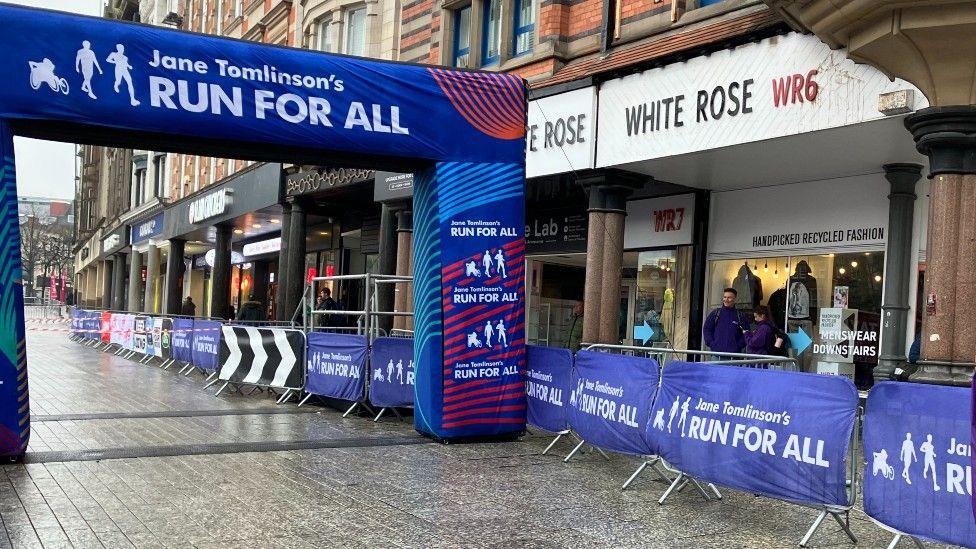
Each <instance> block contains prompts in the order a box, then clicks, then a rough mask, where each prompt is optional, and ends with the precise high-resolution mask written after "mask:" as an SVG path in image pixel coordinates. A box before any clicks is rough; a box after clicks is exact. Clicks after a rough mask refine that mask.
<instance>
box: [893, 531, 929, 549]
mask: <svg viewBox="0 0 976 549" xmlns="http://www.w3.org/2000/svg"><path fill="white" fill-rule="evenodd" d="M903 537H906V538H908V539H910V540H912V541H913V542H915V547H917V548H918V549H925V546H924V545H922V542H921V541H918V538H916V537H914V536H909V535H908V534H896V535H895V537H894V539H892V540H891V543H889V544H888V549H895V547H897V546H898V543H899V542H900V541H901V538H903Z"/></svg>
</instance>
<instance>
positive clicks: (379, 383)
mask: <svg viewBox="0 0 976 549" xmlns="http://www.w3.org/2000/svg"><path fill="white" fill-rule="evenodd" d="M369 364H370V372H369V402H370V404H373V405H374V406H378V407H380V408H399V407H409V406H413V388H414V386H415V384H416V377H415V375H416V374H415V372H414V367H413V339H408V338H404V337H378V338H376V339H374V340H373V345H372V347H371V349H370V357H369ZM310 371H311V370H310Z"/></svg>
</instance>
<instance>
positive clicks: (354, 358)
mask: <svg viewBox="0 0 976 549" xmlns="http://www.w3.org/2000/svg"><path fill="white" fill-rule="evenodd" d="M366 348H367V343H366V336H361V335H354V334H331V333H324V332H312V333H310V334H308V351H307V353H306V355H305V356H306V361H307V363H308V377H306V379H305V390H306V391H307V392H309V393H312V394H313V395H320V396H325V397H332V398H338V399H342V400H360V399H362V398H363V391H364V390H365V389H366V380H365V376H366Z"/></svg>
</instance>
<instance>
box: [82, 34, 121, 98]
mask: <svg viewBox="0 0 976 549" xmlns="http://www.w3.org/2000/svg"><path fill="white" fill-rule="evenodd" d="M95 69H98V74H105V73H104V72H102V67H101V65H99V64H98V57H97V56H95V52H93V51H92V50H91V42H89V41H88V40H84V41H83V42H82V43H81V49H80V50H78V53H77V54H75V72H80V73H81V76H82V77H83V78H84V81H83V82H82V83H81V91H83V92H86V93H88V97H91V98H92V99H98V98H97V97H95V93H94V92H93V91H92V88H91V79H92V76H93V75H94V74H95ZM116 91H118V90H116Z"/></svg>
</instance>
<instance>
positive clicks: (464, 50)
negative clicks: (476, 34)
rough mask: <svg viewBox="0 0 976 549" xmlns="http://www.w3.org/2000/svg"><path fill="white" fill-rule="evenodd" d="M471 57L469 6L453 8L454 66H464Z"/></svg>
mask: <svg viewBox="0 0 976 549" xmlns="http://www.w3.org/2000/svg"><path fill="white" fill-rule="evenodd" d="M470 58H471V6H470V5H467V6H464V7H463V8H459V9H456V10H454V66H455V67H461V68H465V67H467V66H468V62H469V61H470Z"/></svg>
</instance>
